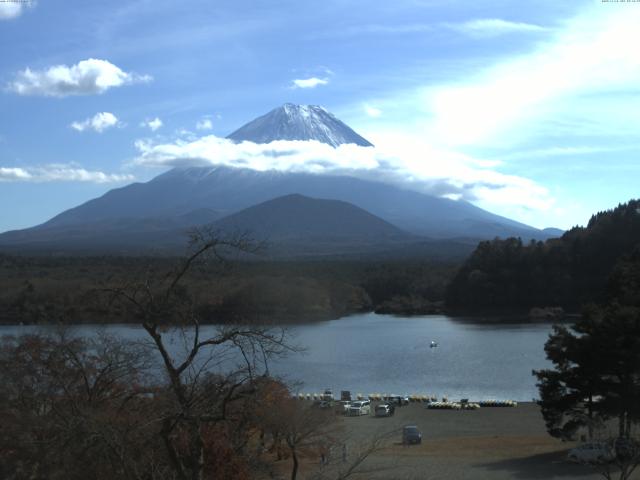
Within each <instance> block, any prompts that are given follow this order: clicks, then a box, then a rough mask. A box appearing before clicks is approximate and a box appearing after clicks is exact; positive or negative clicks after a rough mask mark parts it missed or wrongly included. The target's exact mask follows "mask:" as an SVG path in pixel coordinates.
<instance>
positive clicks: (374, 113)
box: [364, 103, 382, 118]
mask: <svg viewBox="0 0 640 480" xmlns="http://www.w3.org/2000/svg"><path fill="white" fill-rule="evenodd" d="M364 113H366V114H367V116H369V117H371V118H378V117H379V116H380V115H382V110H380V109H379V108H376V107H372V106H371V105H369V104H367V103H365V104H364Z"/></svg>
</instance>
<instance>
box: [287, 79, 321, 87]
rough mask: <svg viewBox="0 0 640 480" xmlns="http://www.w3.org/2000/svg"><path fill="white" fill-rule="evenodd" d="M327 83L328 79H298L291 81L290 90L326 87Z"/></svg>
mask: <svg viewBox="0 0 640 480" xmlns="http://www.w3.org/2000/svg"><path fill="white" fill-rule="evenodd" d="M328 83H329V79H328V78H318V77H310V78H299V79H296V80H293V81H292V85H291V88H315V87H317V86H318V85H326V84H328Z"/></svg>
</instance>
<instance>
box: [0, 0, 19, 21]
mask: <svg viewBox="0 0 640 480" xmlns="http://www.w3.org/2000/svg"><path fill="white" fill-rule="evenodd" d="M21 14H22V4H21V3H3V2H0V20H8V19H11V18H16V17H19V16H20V15H21Z"/></svg>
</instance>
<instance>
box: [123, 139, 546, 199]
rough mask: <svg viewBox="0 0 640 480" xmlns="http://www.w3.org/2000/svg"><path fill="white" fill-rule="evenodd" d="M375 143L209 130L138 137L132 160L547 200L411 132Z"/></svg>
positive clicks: (523, 182)
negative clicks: (239, 137)
mask: <svg viewBox="0 0 640 480" xmlns="http://www.w3.org/2000/svg"><path fill="white" fill-rule="evenodd" d="M375 142H376V147H375V148H374V147H360V146H357V145H354V144H347V145H340V146H338V147H337V148H333V147H331V146H330V145H327V144H324V143H320V142H317V141H285V140H278V141H274V142H271V143H268V144H256V143H252V142H242V143H239V144H236V143H233V142H231V141H229V140H227V139H224V138H219V137H216V136H214V135H208V136H203V137H200V138H195V139H194V138H188V139H177V140H175V141H173V142H171V143H153V142H151V141H149V140H139V141H137V142H136V144H135V145H136V148H137V149H138V151H139V155H138V157H137V158H136V159H135V160H134V164H135V165H137V166H155V167H168V166H194V165H196V166H209V165H226V166H231V167H245V168H251V169H255V170H262V171H264V170H279V171H303V172H310V173H316V174H344V173H346V174H349V175H352V176H357V177H360V178H369V179H375V180H378V181H385V182H388V183H394V184H399V185H402V186H403V187H405V188H410V189H413V190H419V191H422V192H425V193H430V194H433V195H438V196H447V197H449V198H456V199H465V200H486V201H487V202H497V201H502V202H510V203H512V204H514V205H521V206H522V207H524V208H536V209H545V208H549V207H550V205H552V204H553V199H552V198H551V196H550V194H549V192H548V191H547V189H545V188H544V187H542V186H541V185H539V184H537V183H536V182H534V181H532V180H530V179H527V178H523V177H518V176H515V175H506V174H503V173H500V172H498V171H496V170H492V169H491V168H490V167H492V166H495V164H494V163H486V162H482V161H478V160H476V159H474V158H472V157H469V156H466V155H463V154H460V153H454V152H451V151H446V150H438V149H435V148H433V147H432V146H430V145H427V144H425V143H424V142H422V141H420V140H417V139H416V138H415V137H402V138H400V137H398V136H393V135H387V136H380V137H378V138H376V139H375Z"/></svg>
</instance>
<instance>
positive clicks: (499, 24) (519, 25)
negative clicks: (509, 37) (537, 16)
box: [445, 18, 548, 38]
mask: <svg viewBox="0 0 640 480" xmlns="http://www.w3.org/2000/svg"><path fill="white" fill-rule="evenodd" d="M445 26H447V27H449V28H451V29H452V30H456V31H458V32H460V33H464V34H465V35H469V36H471V37H475V38H481V37H497V36H500V35H506V34H510V33H541V32H545V31H547V30H548V29H547V28H545V27H542V26H540V25H534V24H531V23H523V22H510V21H507V20H502V19H500V18H480V19H476V20H469V21H467V22H462V23H447V24H445Z"/></svg>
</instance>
